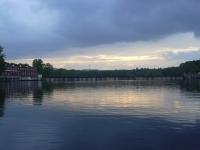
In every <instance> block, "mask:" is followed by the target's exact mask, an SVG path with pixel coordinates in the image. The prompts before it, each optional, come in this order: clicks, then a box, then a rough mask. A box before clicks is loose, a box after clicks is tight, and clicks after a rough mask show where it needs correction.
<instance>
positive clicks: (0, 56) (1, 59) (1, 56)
mask: <svg viewBox="0 0 200 150" xmlns="http://www.w3.org/2000/svg"><path fill="white" fill-rule="evenodd" d="M4 58H5V55H4V54H3V47H1V46H0V74H1V73H2V71H3V69H4V66H5V60H4Z"/></svg>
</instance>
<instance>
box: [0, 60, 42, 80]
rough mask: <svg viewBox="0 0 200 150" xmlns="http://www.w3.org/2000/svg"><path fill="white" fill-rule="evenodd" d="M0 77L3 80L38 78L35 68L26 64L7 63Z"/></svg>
mask: <svg viewBox="0 0 200 150" xmlns="http://www.w3.org/2000/svg"><path fill="white" fill-rule="evenodd" d="M1 78H2V79H5V80H7V79H13V80H38V73H37V69H36V68H33V67H30V66H28V65H20V64H12V63H11V64H9V63H7V64H6V65H5V70H4V71H3V72H2V74H1Z"/></svg>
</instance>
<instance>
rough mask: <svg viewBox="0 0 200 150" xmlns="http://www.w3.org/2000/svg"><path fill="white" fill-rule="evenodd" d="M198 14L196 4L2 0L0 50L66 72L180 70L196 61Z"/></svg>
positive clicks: (199, 52) (177, 0)
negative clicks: (39, 60)
mask: <svg viewBox="0 0 200 150" xmlns="http://www.w3.org/2000/svg"><path fill="white" fill-rule="evenodd" d="M199 14H200V1H199V0H0V45H2V46H3V47H4V52H5V54H6V56H7V57H6V60H7V61H9V62H16V63H19V62H22V63H29V64H31V62H32V60H33V59H34V58H41V59H43V60H44V62H50V63H51V64H53V65H54V66H55V67H62V68H66V69H133V68H141V67H149V68H158V67H168V66H178V65H179V64H180V63H182V62H184V61H188V60H196V59H199V58H200V17H199Z"/></svg>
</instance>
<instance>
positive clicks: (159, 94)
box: [0, 81, 200, 150]
mask: <svg viewBox="0 0 200 150" xmlns="http://www.w3.org/2000/svg"><path fill="white" fill-rule="evenodd" d="M199 141H200V83H199V82H175V81H165V82H164V81H115V82H83V83H40V82H15V83H0V149H2V150H35V149H37V150H67V149H69V150H147V149H148V150H161V149H162V150H199V149H200V142H199Z"/></svg>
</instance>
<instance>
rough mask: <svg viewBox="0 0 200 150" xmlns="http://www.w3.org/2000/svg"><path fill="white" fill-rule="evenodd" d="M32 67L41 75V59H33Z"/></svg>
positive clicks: (42, 64)
mask: <svg viewBox="0 0 200 150" xmlns="http://www.w3.org/2000/svg"><path fill="white" fill-rule="evenodd" d="M32 66H33V67H34V68H36V69H37V71H38V73H40V74H42V72H43V66H44V63H43V61H42V60H41V59H34V60H33V63H32Z"/></svg>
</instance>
